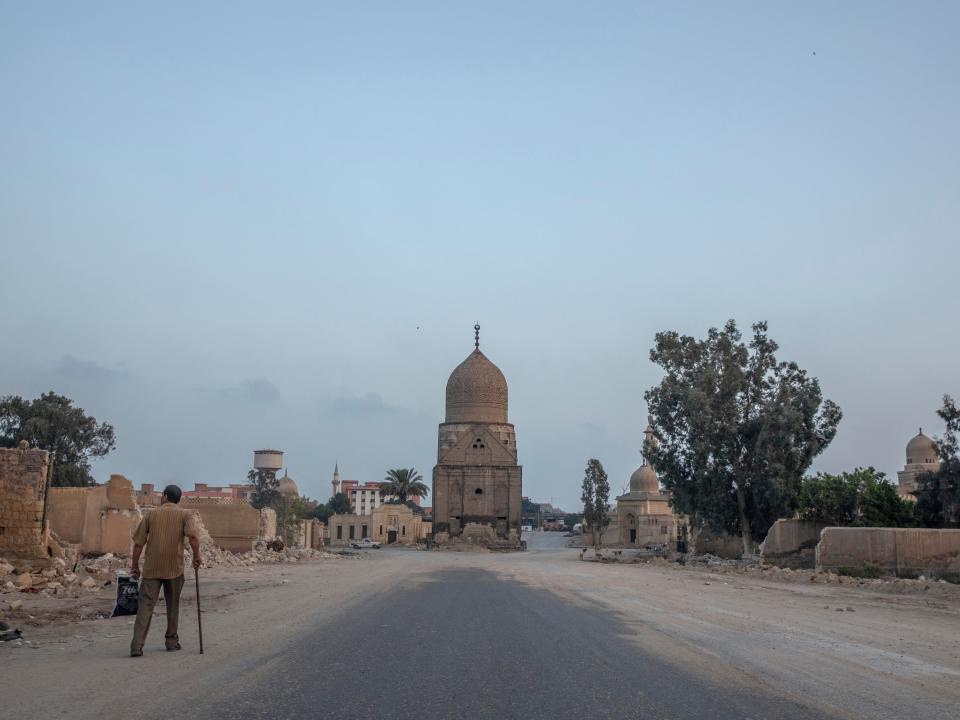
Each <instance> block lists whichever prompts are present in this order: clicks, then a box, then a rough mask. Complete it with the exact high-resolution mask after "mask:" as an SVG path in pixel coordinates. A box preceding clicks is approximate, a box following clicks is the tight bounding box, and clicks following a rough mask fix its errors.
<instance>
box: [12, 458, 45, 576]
mask: <svg viewBox="0 0 960 720" xmlns="http://www.w3.org/2000/svg"><path fill="white" fill-rule="evenodd" d="M50 470H51V459H50V453H49V452H47V451H46V450H34V449H31V448H30V446H29V445H28V444H27V443H26V442H21V443H20V445H19V447H16V448H2V449H0V555H2V556H4V557H7V558H23V559H32V558H46V557H47V533H46V527H45V522H44V520H45V518H44V508H45V503H46V495H47V483H48V482H49V480H50Z"/></svg>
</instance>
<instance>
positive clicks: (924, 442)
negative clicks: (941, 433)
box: [907, 431, 937, 465]
mask: <svg viewBox="0 0 960 720" xmlns="http://www.w3.org/2000/svg"><path fill="white" fill-rule="evenodd" d="M936 461H937V451H936V450H935V449H934V448H933V440H931V439H930V438H928V437H927V436H926V435H924V434H923V431H921V432H920V433H919V434H918V435H917V436H916V437H914V438H913V439H911V440H910V442H908V443H907V464H908V465H912V464H913V463H925V462H936Z"/></svg>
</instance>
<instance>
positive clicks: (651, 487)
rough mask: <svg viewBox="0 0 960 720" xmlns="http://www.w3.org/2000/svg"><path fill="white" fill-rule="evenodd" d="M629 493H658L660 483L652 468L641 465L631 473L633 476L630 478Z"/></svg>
mask: <svg viewBox="0 0 960 720" xmlns="http://www.w3.org/2000/svg"><path fill="white" fill-rule="evenodd" d="M630 492H648V493H659V492H660V481H659V480H658V479H657V473H656V472H655V471H654V469H653V468H652V467H650V466H649V465H641V466H640V467H638V468H637V469H636V470H634V471H633V475H631V476H630Z"/></svg>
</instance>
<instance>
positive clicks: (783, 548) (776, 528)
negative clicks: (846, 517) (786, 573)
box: [760, 519, 827, 569]
mask: <svg viewBox="0 0 960 720" xmlns="http://www.w3.org/2000/svg"><path fill="white" fill-rule="evenodd" d="M825 527H827V525H826V524H824V523H819V522H814V521H813V520H794V519H781V520H777V521H776V522H775V523H774V524H773V527H771V528H770V531H769V532H768V533H767V537H766V538H764V540H763V542H762V543H760V559H761V560H763V562H767V563H770V564H771V565H778V566H780V567H789V568H793V569H798V568H813V567H814V566H815V565H816V562H817V557H816V555H817V553H816V548H817V543H818V542H820V533H821V532H822V531H823V529H824V528H825Z"/></svg>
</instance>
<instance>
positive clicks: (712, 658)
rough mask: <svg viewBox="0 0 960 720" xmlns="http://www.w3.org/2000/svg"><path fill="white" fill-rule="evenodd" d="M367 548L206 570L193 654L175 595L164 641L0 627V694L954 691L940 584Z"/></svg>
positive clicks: (857, 712)
mask: <svg viewBox="0 0 960 720" xmlns="http://www.w3.org/2000/svg"><path fill="white" fill-rule="evenodd" d="M370 555H371V557H370V558H369V559H367V560H364V561H340V562H330V561H327V562H316V563H307V564H302V565H291V566H275V567H266V568H261V569H258V570H257V573H256V574H238V575H236V576H235V577H234V576H230V575H227V576H225V577H223V578H221V579H220V580H218V581H216V582H211V584H210V589H211V595H210V601H209V603H205V606H204V607H205V609H208V610H209V612H207V611H205V613H204V638H205V641H206V642H205V644H206V654H205V655H203V656H200V655H198V654H196V644H195V635H194V631H193V627H194V623H195V615H194V607H193V605H192V599H191V600H189V602H188V604H187V606H186V609H185V617H184V618H183V620H182V627H183V628H184V630H183V632H182V633H181V635H182V637H183V639H184V646H185V649H184V651H182V652H180V653H177V654H167V653H165V652H163V651H162V649H160V648H161V647H162V637H161V636H160V635H159V634H157V635H156V636H154V637H151V638H150V640H149V641H148V646H147V648H146V654H145V655H144V657H143V658H140V659H137V660H132V659H130V658H128V657H126V651H127V647H128V644H129V629H130V628H129V625H128V622H129V621H128V620H127V619H125V618H117V619H114V620H100V621H97V622H95V623H83V624H81V625H79V626H78V625H72V626H65V627H66V632H67V635H66V636H64V635H63V632H64V628H59V629H58V628H55V627H51V628H45V629H44V630H43V632H42V633H41V634H40V635H39V636H38V637H36V638H35V639H39V640H40V641H41V645H40V647H39V648H38V649H28V648H27V647H24V648H19V649H14V648H10V647H9V646H8V647H4V646H0V677H3V679H4V682H3V686H4V689H3V696H2V698H0V707H2V708H3V711H4V714H5V715H6V714H7V713H9V714H10V716H11V717H18V716H19V717H39V716H42V717H70V718H86V717H89V718H93V717H97V718H101V719H103V718H113V717H121V716H127V715H128V714H129V712H130V710H131V708H136V716H138V717H160V716H161V715H163V714H165V713H166V712H167V711H169V709H170V708H169V706H168V707H161V706H160V705H158V703H157V698H158V697H159V696H160V694H161V693H162V688H177V694H176V699H175V700H174V702H173V706H174V707H175V708H176V710H177V711H178V712H179V711H182V712H183V714H186V713H188V712H189V713H190V715H191V716H195V717H200V718H206V717H217V718H231V717H238V718H239V717H319V716H324V717H344V718H359V717H384V718H404V717H417V718H420V719H423V720H427V719H430V718H447V717H452V716H455V715H460V716H463V717H471V718H480V717H498V718H510V717H524V718H540V717H551V718H554V717H572V716H574V715H582V714H583V713H584V712H586V713H587V714H589V715H594V716H597V717H604V716H607V715H608V714H609V715H610V716H618V717H645V718H647V717H650V718H661V717H663V718H666V717H671V718H686V717H700V718H801V717H803V718H813V717H849V718H854V717H856V718H902V717H910V718H911V719H912V720H913V719H916V720H923V719H924V718H944V717H953V716H954V713H955V711H956V708H957V707H958V706H960V608H958V603H957V594H956V593H954V594H951V592H952V590H949V591H943V590H941V589H939V588H934V590H932V591H931V594H929V595H928V594H917V593H914V594H910V595H889V594H884V593H879V592H873V591H868V590H864V589H862V588H857V587H848V586H843V587H837V586H830V587H824V586H802V585H795V584H790V583H780V582H771V581H767V580H764V579H762V578H754V577H744V576H724V575H711V574H709V573H705V572H702V571H701V572H695V571H686V570H679V569H676V568H671V567H665V568H664V567H656V566H638V565H633V566H616V565H600V564H595V563H588V562H580V561H578V559H577V555H578V554H577V552H576V551H572V550H567V549H564V548H562V539H561V538H559V537H558V536H556V535H549V534H547V535H540V536H539V537H535V538H534V539H533V542H532V543H531V550H530V551H529V552H527V553H522V554H468V553H424V552H412V551H402V550H397V551H394V550H384V551H381V552H379V553H377V552H373V553H371V554H370ZM284 580H286V581H287V582H286V583H283V581H284ZM706 583H709V585H708V584H706ZM235 588H236V589H235ZM187 597H188V598H192V593H188V594H187ZM838 607H840V608H843V610H842V611H840V612H838V611H837V610H836V608H838ZM848 607H849V608H852V611H848V610H847V609H846V608H848ZM158 620H159V618H158ZM156 630H157V628H154V631H155V632H156ZM58 632H59V633H60V634H59V635H58ZM75 635H76V636H78V637H74V636H75ZM7 645H9V644H7ZM585 703H586V704H585ZM457 708H459V710H456V709H457ZM558 713H559V714H558Z"/></svg>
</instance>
